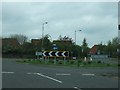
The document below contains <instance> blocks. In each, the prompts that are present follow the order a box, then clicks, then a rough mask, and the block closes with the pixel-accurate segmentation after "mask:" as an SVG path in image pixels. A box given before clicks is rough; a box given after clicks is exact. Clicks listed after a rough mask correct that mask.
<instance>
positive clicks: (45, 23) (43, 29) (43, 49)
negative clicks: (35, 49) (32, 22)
mask: <svg viewBox="0 0 120 90" xmlns="http://www.w3.org/2000/svg"><path fill="white" fill-rule="evenodd" d="M45 24H48V22H44V23H43V24H42V51H43V50H44V48H43V44H44V25H45Z"/></svg>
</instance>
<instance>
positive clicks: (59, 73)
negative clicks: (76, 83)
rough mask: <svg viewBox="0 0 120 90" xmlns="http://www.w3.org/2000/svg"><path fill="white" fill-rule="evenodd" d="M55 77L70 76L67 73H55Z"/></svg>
mask: <svg viewBox="0 0 120 90" xmlns="http://www.w3.org/2000/svg"><path fill="white" fill-rule="evenodd" d="M56 75H61V76H62V75H63V76H65V75H66V76H67V75H71V74H69V73H57V74H56Z"/></svg>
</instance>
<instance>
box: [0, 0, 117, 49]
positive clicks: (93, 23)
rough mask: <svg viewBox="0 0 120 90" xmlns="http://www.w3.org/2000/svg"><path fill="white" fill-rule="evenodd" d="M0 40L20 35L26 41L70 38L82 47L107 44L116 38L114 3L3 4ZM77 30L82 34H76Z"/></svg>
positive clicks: (115, 5) (115, 3)
mask: <svg viewBox="0 0 120 90" xmlns="http://www.w3.org/2000/svg"><path fill="white" fill-rule="evenodd" d="M1 21H2V36H3V37H8V36H10V35H11V34H23V35H26V36H27V37H28V39H29V40H31V39H37V38H41V37H42V24H43V23H45V22H48V24H45V25H44V35H45V34H49V35H50V36H51V40H57V39H58V37H59V36H60V35H61V36H69V37H70V38H72V39H73V40H74V41H75V31H77V32H76V43H77V45H81V44H82V41H83V39H84V38H86V40H87V43H88V46H89V47H92V46H93V45H95V44H99V43H101V42H102V43H103V44H106V43H107V42H108V40H112V38H114V37H116V36H118V3H117V2H3V3H2V19H0V23H1ZM79 30H81V31H80V32H79Z"/></svg>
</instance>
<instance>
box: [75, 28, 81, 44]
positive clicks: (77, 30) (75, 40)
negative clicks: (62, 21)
mask: <svg viewBox="0 0 120 90" xmlns="http://www.w3.org/2000/svg"><path fill="white" fill-rule="evenodd" d="M77 31H82V30H75V45H76V32H77Z"/></svg>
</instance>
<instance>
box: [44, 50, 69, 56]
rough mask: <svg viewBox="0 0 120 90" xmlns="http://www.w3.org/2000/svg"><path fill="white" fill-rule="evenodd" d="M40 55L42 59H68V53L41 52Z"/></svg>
mask: <svg viewBox="0 0 120 90" xmlns="http://www.w3.org/2000/svg"><path fill="white" fill-rule="evenodd" d="M42 55H43V56H44V57H47V56H48V57H68V56H69V52H68V51H43V52H42Z"/></svg>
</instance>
